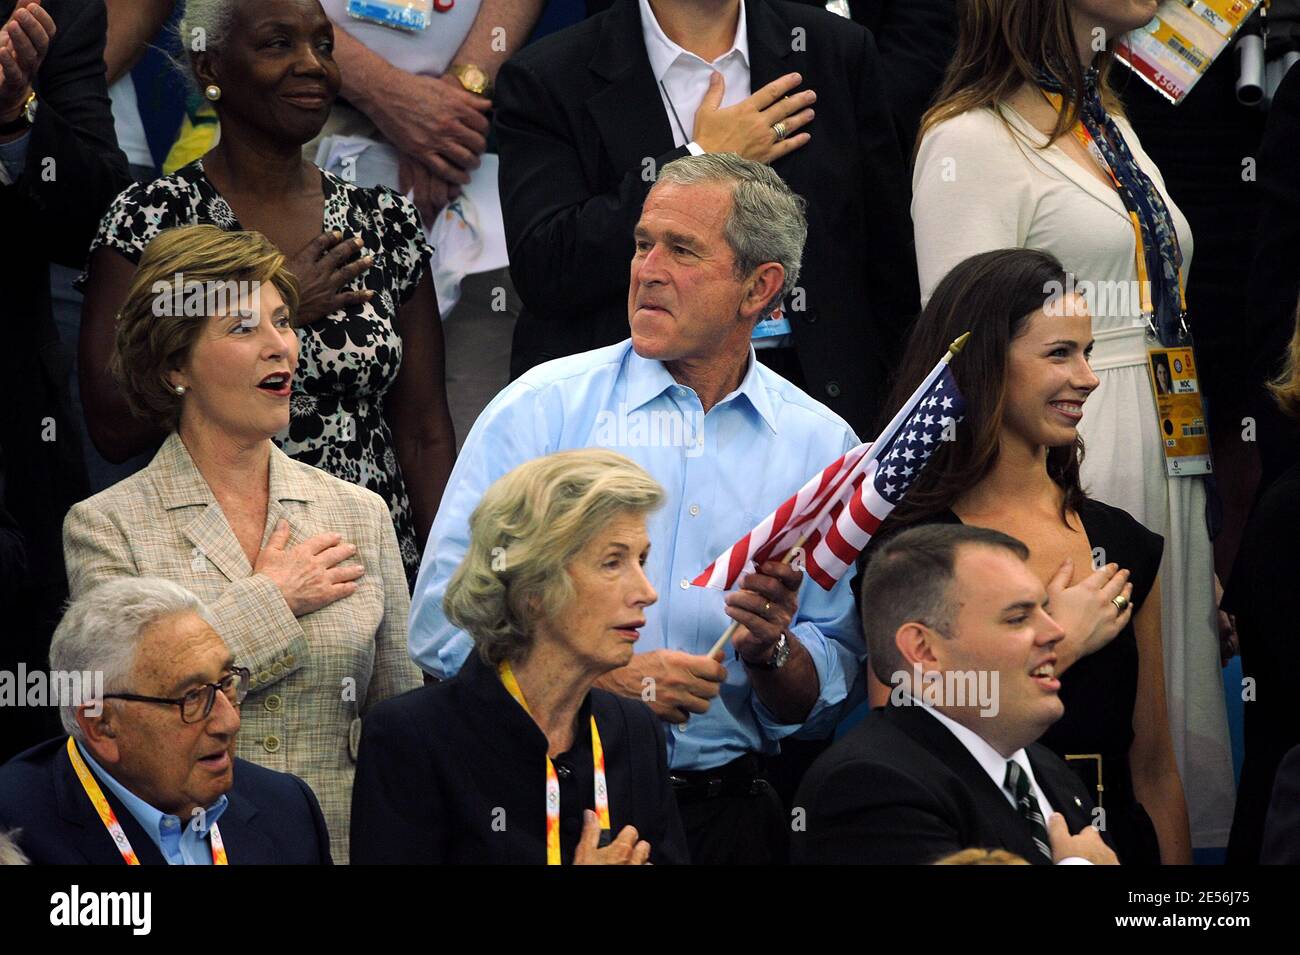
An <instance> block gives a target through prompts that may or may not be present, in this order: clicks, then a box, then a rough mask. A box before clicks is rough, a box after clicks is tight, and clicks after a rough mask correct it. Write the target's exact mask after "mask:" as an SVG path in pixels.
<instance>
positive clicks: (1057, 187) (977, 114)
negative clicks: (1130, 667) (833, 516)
mask: <svg viewBox="0 0 1300 955" xmlns="http://www.w3.org/2000/svg"><path fill="white" fill-rule="evenodd" d="M1156 3H1157V0H968V2H967V3H965V4H964V5H963V6H962V8H961V14H960V16H961V23H960V26H959V38H958V46H957V53H956V55H955V56H954V58H953V61H952V63H951V65H950V66H949V70H948V75H947V76H946V78H945V80H944V85H943V87H942V88H941V90H940V92H939V94H938V97H937V99H936V105H935V106H933V107H932V108H931V109H930V110H929V112H928V113H927V114H926V116H925V118H924V119H923V120H922V124H921V132H920V136H919V145H918V147H917V156H916V163H915V167H914V171H913V179H912V187H913V201H912V219H913V224H914V228H915V235H916V253H917V267H918V272H919V276H920V283H921V295H922V301H923V303H924V302H925V301H926V300H928V299H929V296H930V293H931V292H932V291H933V290H934V288H935V286H936V285H937V284H938V283H939V280H940V279H942V278H943V277H944V275H946V274H947V272H948V271H949V270H950V269H951V268H952V267H953V266H954V265H956V264H957V263H958V262H960V261H962V260H963V259H966V258H967V257H969V256H971V255H974V254H976V253H979V252H983V251H987V250H990V249H998V248H1006V247H1013V246H1018V247H1022V248H1033V249H1041V250H1043V251H1047V252H1050V253H1052V254H1053V255H1055V256H1056V257H1057V258H1058V259H1060V261H1061V262H1062V263H1063V264H1064V265H1065V267H1066V269H1067V270H1068V271H1069V272H1070V273H1072V275H1073V276H1074V278H1075V280H1076V282H1077V283H1078V291H1080V292H1081V293H1083V294H1084V295H1085V298H1087V299H1088V302H1089V307H1090V309H1091V311H1092V315H1093V330H1094V336H1095V339H1096V346H1095V350H1094V352H1093V356H1092V368H1093V370H1094V371H1095V372H1096V374H1097V376H1098V378H1099V379H1100V385H1099V387H1098V388H1097V390H1096V392H1095V394H1094V395H1093V396H1092V398H1091V400H1090V401H1089V404H1088V407H1089V413H1088V416H1087V417H1085V418H1084V421H1083V423H1082V425H1081V427H1080V432H1081V433H1082V436H1083V438H1084V441H1085V443H1086V445H1087V448H1088V454H1087V457H1086V458H1085V459H1084V464H1083V473H1082V477H1083V480H1084V483H1085V485H1086V486H1087V489H1088V493H1089V494H1090V495H1092V496H1094V497H1096V498H1098V499H1100V500H1104V501H1105V502H1107V503H1108V504H1110V505H1112V506H1115V507H1119V508H1122V509H1124V510H1125V511H1128V512H1129V513H1130V514H1132V515H1133V516H1134V517H1135V518H1137V519H1138V520H1139V521H1140V522H1141V523H1142V524H1144V525H1145V526H1146V527H1147V528H1149V529H1150V530H1152V531H1154V532H1155V533H1157V534H1160V535H1162V536H1163V537H1164V539H1165V553H1164V558H1163V563H1162V565H1161V566H1162V572H1161V578H1162V580H1163V584H1164V586H1163V589H1162V604H1163V612H1162V619H1163V621H1164V644H1165V648H1164V649H1165V654H1164V658H1165V676H1166V686H1167V688H1168V693H1169V711H1170V712H1169V722H1170V729H1171V731H1172V734H1173V738H1174V747H1175V753H1176V755H1177V757H1178V763H1179V766H1180V768H1181V771H1182V777H1183V779H1184V780H1185V781H1186V794H1187V803H1188V809H1189V812H1190V816H1191V829H1192V844H1193V845H1194V846H1198V847H1209V846H1222V845H1224V844H1225V842H1226V839H1227V833H1228V826H1229V823H1230V821H1231V818H1232V804H1233V776H1232V754H1231V749H1230V745H1229V741H1228V730H1227V713H1226V707H1225V703H1224V696H1223V683H1222V677H1221V674H1220V667H1219V649H1218V627H1217V618H1216V612H1217V607H1216V600H1215V579H1214V567H1213V553H1212V550H1211V546H1210V539H1209V533H1208V531H1207V529H1206V525H1205V488H1204V485H1203V483H1202V479H1201V478H1199V477H1180V478H1169V477H1166V471H1165V461H1164V452H1163V446H1162V441H1161V435H1160V434H1159V429H1158V425H1157V418H1156V409H1155V401H1154V398H1153V396H1152V394H1151V385H1150V381H1149V378H1148V375H1147V371H1146V368H1145V364H1146V345H1145V341H1144V321H1143V318H1142V306H1141V302H1140V297H1139V294H1138V284H1137V279H1138V271H1137V265H1136V260H1135V254H1136V251H1137V240H1136V237H1135V234H1134V225H1133V221H1132V220H1131V219H1130V215H1129V213H1130V207H1132V206H1133V205H1134V204H1135V202H1138V201H1139V200H1140V203H1141V208H1140V212H1139V222H1140V223H1141V224H1142V227H1143V234H1144V239H1147V241H1145V242H1144V245H1145V247H1146V248H1147V249H1148V250H1149V251H1150V252H1151V257H1150V258H1148V260H1147V261H1148V262H1149V263H1151V264H1152V266H1153V267H1152V268H1151V269H1150V273H1151V276H1152V288H1153V295H1154V297H1155V304H1156V312H1157V322H1158V324H1160V325H1162V326H1163V327H1165V328H1167V327H1168V324H1169V323H1176V322H1177V317H1178V316H1177V312H1178V301H1177V295H1178V285H1179V283H1178V281H1176V279H1175V273H1177V275H1178V277H1180V278H1181V280H1182V282H1183V283H1184V284H1185V282H1186V277H1187V269H1188V265H1189V263H1190V262H1191V258H1192V236H1191V230H1190V228H1189V226H1188V224H1187V220H1186V219H1185V218H1184V217H1183V215H1182V213H1181V212H1179V211H1178V208H1177V207H1176V206H1175V205H1174V204H1173V202H1172V200H1171V199H1170V197H1169V195H1168V193H1167V192H1166V190H1165V186H1164V181H1163V179H1162V178H1161V176H1160V171H1159V170H1158V169H1157V168H1156V166H1155V164H1154V163H1153V162H1152V161H1151V159H1150V157H1148V156H1147V154H1146V153H1145V152H1143V150H1142V146H1141V144H1140V143H1139V142H1138V138H1137V135H1136V134H1135V133H1134V131H1133V128H1132V127H1131V126H1130V125H1129V124H1128V122H1127V120H1125V119H1124V117H1123V115H1122V107H1121V105H1120V103H1119V100H1118V97H1117V96H1116V95H1115V93H1114V91H1113V90H1112V89H1111V87H1110V85H1109V83H1108V80H1107V72H1108V69H1109V67H1110V65H1111V62H1112V59H1113V57H1112V55H1111V53H1110V52H1109V51H1107V50H1105V49H1101V47H1103V46H1104V45H1105V42H1106V38H1114V37H1118V36H1121V35H1122V34H1124V33H1126V32H1127V31H1129V30H1132V29H1134V28H1136V27H1139V26H1142V25H1143V24H1145V23H1147V22H1148V21H1149V20H1150V19H1151V17H1152V16H1153V15H1154V14H1155V11H1156ZM1044 86H1046V87H1047V89H1049V90H1058V91H1059V93H1060V99H1058V100H1056V102H1062V103H1063V104H1064V109H1062V110H1060V111H1058V108H1057V106H1055V105H1054V104H1053V100H1052V99H1051V98H1049V95H1048V93H1047V92H1046V90H1045V89H1044ZM1080 122H1083V123H1084V125H1085V126H1086V127H1087V128H1088V130H1089V132H1094V131H1095V133H1096V135H1093V136H1092V139H1093V141H1094V142H1097V145H1098V147H1099V148H1098V149H1097V151H1096V152H1095V153H1094V152H1092V151H1090V149H1089V147H1088V146H1086V145H1085V144H1084V143H1083V142H1082V141H1081V139H1080V138H1077V137H1076V136H1075V135H1074V134H1073V130H1074V129H1075V127H1076V125H1077V124H1079V123H1080ZM1116 139H1118V140H1120V141H1118V142H1116ZM1094 155H1095V156H1096V158H1094ZM1112 171H1114V172H1115V174H1116V175H1117V176H1118V177H1119V178H1121V179H1122V180H1123V182H1124V183H1125V185H1127V186H1131V187H1132V188H1130V189H1129V190H1128V191H1126V192H1124V193H1123V194H1121V191H1120V190H1119V189H1117V187H1116V184H1115V180H1114V179H1112V175H1111V173H1112ZM1134 193H1139V197H1138V200H1135V199H1134ZM1144 214H1145V218H1144V217H1143V215H1144ZM1049 291H1050V290H1047V289H1045V290H1044V294H1045V295H1046V294H1047V293H1048V292H1049Z"/></svg>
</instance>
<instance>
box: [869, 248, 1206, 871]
mask: <svg viewBox="0 0 1300 955" xmlns="http://www.w3.org/2000/svg"><path fill="white" fill-rule="evenodd" d="M1068 288H1069V283H1068V281H1067V277H1066V274H1065V272H1064V270H1063V269H1062V267H1061V264H1060V263H1059V262H1058V261H1057V260H1056V259H1055V258H1053V257H1052V256H1050V255H1048V254H1045V253H1042V252H1036V251H1033V250H1027V249H1005V250H999V251H994V252H986V253H983V254H981V255H976V256H973V257H972V258H969V259H967V260H966V261H964V262H962V263H961V264H959V265H958V266H957V267H956V268H954V269H953V270H952V271H951V272H950V273H949V274H948V275H947V276H946V277H945V278H944V279H943V281H942V282H941V283H940V284H939V286H938V288H937V289H936V290H935V292H934V295H933V296H932V297H931V299H930V302H929V304H928V306H927V307H926V309H925V312H924V314H922V316H921V318H920V319H919V320H918V322H917V325H916V327H915V328H914V329H913V332H912V336H911V340H910V341H909V343H908V347H907V351H906V353H905V355H904V358H903V362H902V364H901V366H900V372H899V377H898V380H897V382H896V387H895V393H894V395H893V397H892V400H891V401H889V402H887V403H886V407H887V408H897V407H898V406H900V405H901V403H902V402H903V401H905V400H906V397H907V395H909V394H910V393H911V392H912V390H913V389H914V388H915V387H916V385H917V384H918V383H919V382H920V381H921V379H922V378H923V377H924V375H925V373H926V372H927V371H929V369H930V368H931V367H932V366H933V364H934V361H935V358H936V356H939V355H942V354H943V352H944V350H945V348H947V346H948V344H949V343H950V342H952V341H953V340H954V339H956V338H957V337H958V336H959V335H961V333H962V332H966V331H969V332H971V338H970V340H969V342H968V343H967V345H966V347H965V349H964V350H963V351H962V353H961V354H960V355H959V356H957V357H956V358H955V359H954V360H953V363H952V369H953V374H954V376H955V378H956V381H957V384H958V387H959V388H960V389H961V391H962V394H963V395H964V396H965V397H966V400H967V412H966V417H965V419H964V420H963V422H962V425H961V426H960V427H959V428H958V429H957V436H956V440H955V441H952V442H950V443H948V444H946V445H945V446H944V447H942V448H941V449H939V450H938V451H936V452H935V454H934V456H933V458H932V459H931V460H930V462H929V464H928V465H927V467H926V469H925V472H924V473H923V474H922V475H921V477H920V479H919V480H918V482H917V484H916V486H914V487H913V488H912V490H911V491H910V492H909V494H908V496H907V498H905V499H904V501H903V502H902V503H901V504H900V505H899V506H898V508H896V509H895V511H894V512H893V514H891V515H890V517H889V519H888V520H887V521H886V522H885V525H884V526H883V527H882V528H881V532H880V534H879V535H878V540H883V539H884V538H885V537H887V536H889V535H890V534H892V533H896V532H897V531H899V530H902V529H903V528H904V527H909V526H913V525H916V524H920V523H933V522H962V523H967V524H976V525H979V526H981V527H988V528H992V529H994V530H999V531H1003V532H1004V533H1007V534H1010V535H1012V536H1014V537H1017V538H1019V539H1020V540H1022V541H1024V542H1025V544H1027V545H1028V546H1029V549H1030V560H1029V563H1030V566H1031V567H1033V568H1034V569H1035V570H1036V571H1037V572H1038V573H1039V574H1040V575H1041V576H1042V578H1043V580H1044V581H1045V582H1047V591H1048V596H1049V601H1050V602H1049V605H1048V611H1049V612H1050V613H1051V614H1052V615H1053V616H1054V617H1055V618H1056V619H1057V622H1058V623H1060V624H1061V626H1062V628H1063V629H1064V630H1065V631H1066V634H1067V637H1066V639H1065V640H1063V641H1062V643H1061V645H1060V646H1059V648H1058V662H1057V664H1056V675H1057V676H1058V677H1060V679H1061V690H1060V694H1061V700H1062V702H1063V703H1064V704H1065V716H1064V717H1063V718H1062V719H1061V720H1060V722H1058V723H1057V724H1056V725H1055V726H1053V727H1052V728H1051V729H1050V730H1049V731H1048V732H1047V733H1046V734H1045V735H1044V737H1043V739H1042V742H1043V743H1045V744H1046V745H1047V746H1049V747H1050V748H1052V749H1053V750H1054V751H1056V752H1057V753H1058V754H1059V755H1061V756H1063V757H1065V758H1066V759H1067V761H1069V762H1070V764H1071V766H1072V767H1073V768H1075V770H1076V771H1077V772H1078V773H1079V774H1080V776H1081V777H1083V778H1084V780H1085V781H1086V782H1087V783H1088V784H1089V785H1090V786H1093V787H1095V790H1094V791H1095V799H1094V801H1096V802H1098V803H1099V804H1100V805H1101V806H1102V808H1103V809H1104V811H1105V815H1104V817H1103V819H1104V825H1105V826H1106V828H1107V829H1108V831H1109V832H1110V833H1111V835H1112V836H1113V837H1114V840H1115V843H1116V847H1117V849H1118V852H1119V856H1120V860H1121V861H1122V862H1124V863H1126V864H1134V863H1158V862H1164V863H1190V862H1191V840H1190V836H1189V833H1188V821H1187V807H1186V803H1185V801H1184V798H1183V791H1182V782H1181V780H1180V777H1179V772H1178V766H1177V763H1176V762H1175V759H1174V752H1173V744H1172V741H1171V739H1170V734H1169V724H1168V719H1167V716H1166V710H1165V685H1164V664H1163V654H1162V648H1161V625H1160V590H1159V587H1160V583H1159V579H1158V577H1157V572H1158V570H1159V566H1160V556H1161V550H1162V546H1163V541H1162V539H1161V538H1160V536H1159V535H1157V534H1153V533H1151V532H1150V531H1148V530H1147V529H1146V528H1145V527H1143V526H1142V525H1141V524H1139V523H1138V522H1137V521H1136V520H1134V519H1133V518H1132V517H1131V516H1129V515H1128V514H1127V513H1126V512H1125V511H1122V510H1120V509H1118V508H1114V507H1111V506H1109V505H1107V504H1103V503H1102V502H1100V501H1096V500H1092V499H1090V498H1088V497H1087V495H1086V494H1085V493H1084V490H1083V488H1082V487H1081V486H1080V483H1079V462H1080V460H1081V458H1082V455H1083V444H1082V441H1081V440H1080V438H1079V435H1078V422H1079V420H1080V418H1081V417H1082V414H1083V409H1084V403H1085V402H1086V400H1087V398H1088V396H1089V394H1091V393H1092V391H1093V390H1094V389H1095V388H1096V387H1097V384H1098V380H1097V377H1096V376H1095V375H1094V374H1093V372H1092V369H1091V368H1090V367H1089V363H1088V355H1089V352H1090V351H1091V348H1092V320H1091V317H1090V316H1089V313H1088V309H1087V303H1086V302H1085V301H1084V299H1083V298H1082V297H1080V296H1078V295H1074V294H1068V295H1058V296H1056V297H1053V296H1052V294H1051V293H1052V292H1053V291H1055V290H1066V289H1068ZM867 559H870V555H869V553H868V557H867ZM1120 568H1124V569H1120ZM1066 670H1068V672H1064V671H1066ZM1063 672H1064V675H1063V676H1062V673H1063ZM886 689H887V688H886ZM881 690H882V687H881V686H880V685H879V684H877V685H876V687H875V688H874V690H873V699H875V700H876V701H878V702H880V701H882V700H881V696H880V694H881Z"/></svg>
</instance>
